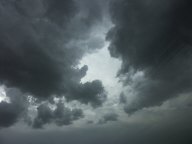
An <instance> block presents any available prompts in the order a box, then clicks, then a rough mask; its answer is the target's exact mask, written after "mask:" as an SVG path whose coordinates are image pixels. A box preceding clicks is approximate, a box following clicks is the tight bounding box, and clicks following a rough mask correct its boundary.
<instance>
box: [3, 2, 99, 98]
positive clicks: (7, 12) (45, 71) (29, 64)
mask: <svg viewBox="0 0 192 144" xmlns="http://www.w3.org/2000/svg"><path fill="white" fill-rule="evenodd" d="M0 6H1V7H0V11H1V19H0V22H1V26H0V32H1V34H0V37H1V40H0V45H1V49H0V67H1V70H0V80H1V82H2V83H4V84H6V85H7V86H11V87H17V88H19V89H21V90H22V91H24V92H27V93H30V94H33V95H35V96H36V97H41V98H46V97H49V96H50V95H53V94H57V95H61V94H65V93H67V91H69V88H70V86H69V85H79V83H80V79H81V78H82V77H83V76H85V74H86V70H87V68H85V67H83V68H82V69H78V68H75V67H76V65H77V64H78V62H79V60H80V59H81V58H82V56H83V54H84V53H85V52H86V50H87V49H86V48H85V45H80V47H79V46H78V45H74V44H73V43H75V41H79V42H80V41H86V39H88V38H89V33H90V31H91V26H90V27H87V30H85V31H84V33H81V32H80V31H79V33H78V30H77V29H79V30H81V28H82V27H83V26H84V25H85V24H84V23H82V22H81V19H82V16H79V15H77V14H78V13H77V11H81V9H79V7H78V5H76V3H75V2H74V1H72V0H67V1H62V0H56V1H49V0H47V1H45V0H40V1H37V0H35V1H31V0H28V1H24V0H8V1H1V2H0ZM32 8H33V10H32ZM71 23H72V24H71ZM75 23H76V24H79V25H76V24H75ZM92 25H94V23H92ZM73 29H75V30H73ZM75 35H76V37H75ZM80 35H81V37H80ZM92 41H93V40H92ZM92 41H91V43H93V42H92ZM87 43H88V44H89V42H88V41H87ZM76 44H78V43H76ZM94 48H95V47H94Z"/></svg>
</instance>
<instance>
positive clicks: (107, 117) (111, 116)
mask: <svg viewBox="0 0 192 144" xmlns="http://www.w3.org/2000/svg"><path fill="white" fill-rule="evenodd" d="M118 117H119V116H118V114H116V113H107V114H105V115H104V116H103V117H102V119H100V120H99V122H98V124H105V123H107V122H110V121H117V120H118Z"/></svg>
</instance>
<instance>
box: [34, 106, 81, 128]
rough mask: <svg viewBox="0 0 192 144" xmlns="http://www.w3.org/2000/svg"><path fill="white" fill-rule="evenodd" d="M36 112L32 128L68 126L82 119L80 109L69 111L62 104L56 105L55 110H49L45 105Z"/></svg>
mask: <svg viewBox="0 0 192 144" xmlns="http://www.w3.org/2000/svg"><path fill="white" fill-rule="evenodd" d="M37 110H38V114H37V117H36V118H35V119H34V122H33V127H34V128H43V126H44V125H45V124H49V123H55V124H56V125H58V126H63V125H70V124H72V123H73V121H75V120H78V119H80V118H83V117H84V115H83V111H82V110H81V109H77V108H74V109H69V108H67V107H65V106H64V103H62V102H59V103H58V104H57V107H56V109H55V110H51V108H50V107H49V106H48V105H47V104H42V105H40V106H39V107H38V108H37Z"/></svg>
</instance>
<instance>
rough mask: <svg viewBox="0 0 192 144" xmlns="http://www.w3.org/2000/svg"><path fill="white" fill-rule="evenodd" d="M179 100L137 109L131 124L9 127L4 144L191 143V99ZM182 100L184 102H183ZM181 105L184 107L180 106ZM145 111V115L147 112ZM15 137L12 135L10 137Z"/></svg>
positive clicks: (3, 133) (2, 138)
mask: <svg viewBox="0 0 192 144" xmlns="http://www.w3.org/2000/svg"><path fill="white" fill-rule="evenodd" d="M189 100H190V99H188V98H187V99H186V102H182V101H183V98H182V99H181V101H180V100H179V101H177V102H176V103H178V104H176V105H175V106H176V107H175V108H176V109H175V108H174V109H173V106H172V107H170V108H165V107H164V109H160V110H155V111H154V110H153V108H152V110H149V111H145V112H144V111H143V112H142V113H140V116H139V115H138V113H137V116H136V115H133V116H132V117H130V118H133V117H134V116H136V117H135V118H133V121H132V122H130V123H128V124H117V125H116V124H112V125H110V126H107V125H102V126H101V127H94V126H88V127H86V128H82V127H81V128H77V127H76V128H70V129H67V128H66V129H62V130H61V129H60V130H58V129H57V130H48V131H34V130H33V131H25V130H24V131H23V132H22V130H18V129H17V128H16V129H10V130H9V129H7V130H3V131H0V142H1V144H17V143H18V144H26V143H35V144H47V143H54V144H60V143H67V144H79V143H83V144H90V143H91V144H98V143H101V144H117V143H118V144H128V143H131V144H141V143H142V144H191V142H192V137H191V134H192V125H191V124H192V121H191V120H192V113H191V107H190V108H189V107H188V108H187V109H186V107H185V108H184V107H183V106H184V105H185V104H187V103H188V101H189ZM181 103H182V104H181ZM178 105H181V108H178ZM143 114H144V115H143ZM10 137H11V138H10Z"/></svg>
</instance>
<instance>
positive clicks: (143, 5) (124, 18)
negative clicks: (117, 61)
mask: <svg viewBox="0 0 192 144" xmlns="http://www.w3.org/2000/svg"><path fill="white" fill-rule="evenodd" d="M191 6H192V2H191V1H190V0H161V1H158V0H146V1H143V0H138V1H135V0H120V1H114V2H113V3H112V4H111V17H112V21H113V23H114V25H115V26H114V28H112V29H111V31H110V32H109V33H108V39H109V40H111V45H110V47H109V50H110V52H111V55H112V56H114V57H119V58H121V59H122V60H123V64H122V69H121V71H120V72H119V75H125V76H126V75H127V76H128V78H127V80H126V81H128V82H130V81H131V80H130V79H129V76H130V73H131V72H133V71H135V72H138V71H143V72H144V74H145V78H144V80H142V81H140V82H138V83H136V84H135V83H134V82H133V83H134V84H133V85H134V90H135V91H136V92H135V93H136V94H135V101H133V103H131V104H129V105H128V106H127V108H126V111H127V112H128V113H130V112H135V111H137V110H138V109H142V108H143V107H150V106H154V105H159V104H162V102H163V101H165V100H167V99H169V98H171V97H175V96H178V95H179V94H182V93H187V92H190V91H191V90H192V89H191V87H192V77H191V72H192V66H191V62H192V57H191V52H192V47H191V42H192V40H191V30H192V26H191V25H192V19H191V13H192V10H191Z"/></svg>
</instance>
